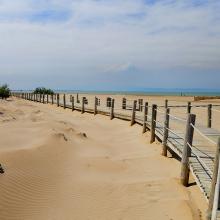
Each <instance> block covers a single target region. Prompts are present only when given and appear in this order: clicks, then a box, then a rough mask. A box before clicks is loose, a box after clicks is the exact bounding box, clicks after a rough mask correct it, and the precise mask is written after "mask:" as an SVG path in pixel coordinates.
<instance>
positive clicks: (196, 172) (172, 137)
mask: <svg viewBox="0 0 220 220" xmlns="http://www.w3.org/2000/svg"><path fill="white" fill-rule="evenodd" d="M48 103H52V101H51V99H50V98H49V99H48ZM54 104H56V103H55V101H54ZM59 106H60V107H65V108H69V109H72V108H73V105H72V103H71V102H70V101H67V102H66V103H64V101H63V99H62V98H60V103H59ZM72 110H73V109H72ZM74 110H77V111H82V103H75V105H74ZM163 110H164V108H163ZM84 111H85V112H88V113H94V107H93V106H91V105H89V106H88V105H85V106H84ZM150 111H151V110H149V113H148V119H147V121H145V123H146V127H147V129H148V130H151V129H152V128H151V124H152V115H151V112H150ZM97 114H103V115H106V116H109V115H111V108H106V107H104V106H98V107H97ZM131 117H132V110H123V109H122V107H116V108H115V109H114V118H118V119H123V120H127V121H130V120H131ZM170 120H171V119H170ZM172 120H173V121H174V122H175V120H178V118H173V119H172ZM134 121H135V122H136V123H138V124H139V125H142V126H143V124H144V114H143V113H142V112H137V113H136V114H135V117H134ZM155 122H156V128H155V135H156V138H157V139H158V140H159V141H161V142H162V140H163V136H164V121H160V122H159V121H155ZM178 123H182V124H183V128H182V129H178V128H177V129H172V130H171V129H170V130H169V135H168V139H167V147H168V150H169V151H170V152H171V153H173V154H175V155H176V156H178V157H179V159H181V158H182V153H183V147H184V139H185V133H186V131H185V130H184V125H185V124H184V123H185V122H184V120H182V121H180V122H178ZM196 128H197V129H198V130H199V132H201V134H203V135H204V136H205V137H206V140H204V137H202V136H201V135H200V133H198V132H197V131H194V140H193V144H192V146H191V147H192V148H191V150H192V152H191V156H190V157H189V168H190V171H191V173H192V175H193V176H194V178H195V181H196V183H197V184H198V186H199V188H200V189H201V191H202V193H203V194H204V196H205V198H206V199H207V201H208V200H209V196H210V191H211V182H212V175H213V169H214V158H215V154H216V145H217V142H218V141H217V140H218V138H219V137H220V131H218V130H215V129H213V128H207V127H204V126H201V125H196ZM208 139H210V140H211V141H212V143H209V142H208V141H207V140H208ZM215 143H216V145H215ZM216 219H219V220H220V212H219V211H217V218H216Z"/></svg>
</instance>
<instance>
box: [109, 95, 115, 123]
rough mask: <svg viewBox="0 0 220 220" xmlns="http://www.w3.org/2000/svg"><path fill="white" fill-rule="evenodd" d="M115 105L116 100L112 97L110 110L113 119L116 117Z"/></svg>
mask: <svg viewBox="0 0 220 220" xmlns="http://www.w3.org/2000/svg"><path fill="white" fill-rule="evenodd" d="M114 106H115V100H114V99H112V103H111V112H110V119H111V120H112V119H113V118H114Z"/></svg>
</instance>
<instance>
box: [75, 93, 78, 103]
mask: <svg viewBox="0 0 220 220" xmlns="http://www.w3.org/2000/svg"><path fill="white" fill-rule="evenodd" d="M76 103H79V94H78V93H77V94H76Z"/></svg>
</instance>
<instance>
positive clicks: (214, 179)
mask: <svg viewBox="0 0 220 220" xmlns="http://www.w3.org/2000/svg"><path fill="white" fill-rule="evenodd" d="M219 156H220V138H219V139H218V144H217V147H216V154H215V160H214V170H213V174H212V182H211V191H210V195H209V205H208V210H207V219H208V220H211V217H212V209H213V204H214V198H215V191H216V187H219V186H217V185H216V183H217V179H218V172H219ZM216 198H217V199H218V200H219V198H218V195H217V196H216ZM216 202H219V201H216Z"/></svg>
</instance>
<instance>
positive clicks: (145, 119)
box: [142, 102, 148, 134]
mask: <svg viewBox="0 0 220 220" xmlns="http://www.w3.org/2000/svg"><path fill="white" fill-rule="evenodd" d="M147 114H148V102H145V104H144V122H143V131H142V133H143V134H144V133H145V132H146V128H147Z"/></svg>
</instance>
